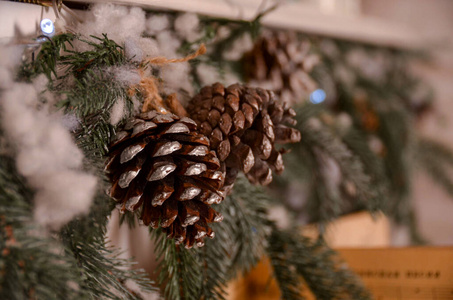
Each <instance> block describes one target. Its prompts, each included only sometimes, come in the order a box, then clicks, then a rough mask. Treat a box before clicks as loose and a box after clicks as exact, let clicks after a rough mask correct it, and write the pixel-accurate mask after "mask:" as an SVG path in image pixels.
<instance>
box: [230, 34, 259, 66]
mask: <svg viewBox="0 0 453 300" xmlns="http://www.w3.org/2000/svg"><path fill="white" fill-rule="evenodd" d="M252 47H253V41H252V38H251V37H250V35H248V34H243V35H242V36H241V37H240V38H238V39H236V40H235V41H234V42H233V45H232V46H231V48H230V49H228V50H227V51H225V52H224V53H223V58H224V59H226V60H239V59H241V58H242V56H243V55H244V53H245V52H247V51H249V50H251V49H252Z"/></svg>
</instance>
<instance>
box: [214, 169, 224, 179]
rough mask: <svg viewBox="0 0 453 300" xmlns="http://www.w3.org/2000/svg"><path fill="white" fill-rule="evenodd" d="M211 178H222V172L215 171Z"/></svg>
mask: <svg viewBox="0 0 453 300" xmlns="http://www.w3.org/2000/svg"><path fill="white" fill-rule="evenodd" d="M211 179H215V180H217V179H218V180H222V179H223V173H222V172H220V171H215V172H214V174H212V176H211Z"/></svg>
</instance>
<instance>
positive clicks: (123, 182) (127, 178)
mask: <svg viewBox="0 0 453 300" xmlns="http://www.w3.org/2000/svg"><path fill="white" fill-rule="evenodd" d="M139 172H140V170H138V171H135V170H132V171H128V172H124V173H123V174H121V176H120V179H119V180H118V185H119V186H120V188H122V189H125V188H127V187H128V186H129V184H130V183H131V181H132V180H134V178H135V177H137V175H138V173H139Z"/></svg>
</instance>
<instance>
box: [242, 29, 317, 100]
mask: <svg viewBox="0 0 453 300" xmlns="http://www.w3.org/2000/svg"><path fill="white" fill-rule="evenodd" d="M309 50H310V44H309V42H308V41H305V42H300V41H299V40H298V38H297V35H296V33H294V32H286V31H285V32H284V31H278V32H272V31H266V32H264V33H263V35H262V36H261V37H260V38H259V39H258V40H257V41H256V42H255V45H254V47H253V49H252V50H251V51H250V52H247V53H246V54H245V55H244V58H243V65H244V71H245V76H246V80H247V81H248V82H249V84H253V85H259V86H262V87H265V88H267V89H270V90H273V91H274V92H275V93H276V94H277V95H278V96H280V99H282V101H284V102H287V103H290V104H293V103H297V102H300V101H302V100H304V99H306V98H308V95H309V94H310V93H311V92H312V91H313V90H315V89H316V83H315V82H314V81H313V80H312V79H311V77H310V76H309V75H308V72H310V71H311V69H312V67H313V66H314V64H316V63H317V61H318V59H317V56H315V55H311V54H309Z"/></svg>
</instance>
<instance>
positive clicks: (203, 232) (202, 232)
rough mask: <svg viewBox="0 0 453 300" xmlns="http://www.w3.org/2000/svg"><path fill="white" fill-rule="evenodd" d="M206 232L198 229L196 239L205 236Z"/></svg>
mask: <svg viewBox="0 0 453 300" xmlns="http://www.w3.org/2000/svg"><path fill="white" fill-rule="evenodd" d="M206 234H207V232H206V231H201V230H200V231H198V232H197V234H196V235H195V239H196V240H198V239H201V238H203V237H205V236H206Z"/></svg>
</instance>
